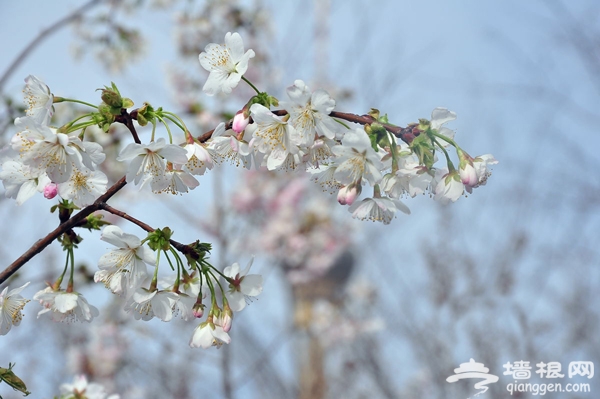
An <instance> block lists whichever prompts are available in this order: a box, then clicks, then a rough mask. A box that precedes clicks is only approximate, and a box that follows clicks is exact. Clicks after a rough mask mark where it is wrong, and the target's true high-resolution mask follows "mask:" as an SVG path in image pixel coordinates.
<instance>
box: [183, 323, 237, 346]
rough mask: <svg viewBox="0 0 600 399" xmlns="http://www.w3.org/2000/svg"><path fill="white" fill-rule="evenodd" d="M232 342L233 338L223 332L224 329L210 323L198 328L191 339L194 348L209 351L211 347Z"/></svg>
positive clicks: (202, 324)
mask: <svg viewBox="0 0 600 399" xmlns="http://www.w3.org/2000/svg"><path fill="white" fill-rule="evenodd" d="M230 342H231V337H230V336H229V334H227V333H226V332H225V331H224V330H223V327H221V326H219V325H216V324H214V323H212V322H209V321H206V322H204V323H201V324H200V325H199V326H198V327H196V329H195V330H194V333H193V334H192V337H191V338H190V346H191V347H192V348H203V349H208V348H210V347H211V346H221V345H223V344H229V343H230Z"/></svg>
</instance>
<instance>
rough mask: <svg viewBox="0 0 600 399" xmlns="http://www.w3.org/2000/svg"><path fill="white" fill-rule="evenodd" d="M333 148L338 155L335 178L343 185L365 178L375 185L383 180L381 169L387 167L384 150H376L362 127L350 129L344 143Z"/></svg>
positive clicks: (343, 140)
mask: <svg viewBox="0 0 600 399" xmlns="http://www.w3.org/2000/svg"><path fill="white" fill-rule="evenodd" d="M331 150H332V151H333V153H334V154H335V155H336V156H337V157H338V158H337V159H336V160H335V163H336V165H337V168H336V170H335V174H334V178H335V179H336V180H337V181H339V182H340V183H342V184H343V185H348V184H351V183H356V182H360V181H361V180H362V179H363V178H364V179H365V180H367V181H368V182H369V183H371V185H372V186H374V185H375V184H377V183H378V182H379V181H380V180H381V177H382V176H381V170H383V169H384V168H385V166H384V164H383V163H382V162H381V158H382V157H383V153H384V151H382V150H380V151H379V152H375V150H374V149H373V148H372V147H371V141H370V140H369V137H368V136H367V133H365V131H364V130H362V129H361V128H356V129H355V130H350V131H348V132H347V133H346V134H345V135H344V138H343V139H342V145H337V146H335V147H333V148H332V149H331Z"/></svg>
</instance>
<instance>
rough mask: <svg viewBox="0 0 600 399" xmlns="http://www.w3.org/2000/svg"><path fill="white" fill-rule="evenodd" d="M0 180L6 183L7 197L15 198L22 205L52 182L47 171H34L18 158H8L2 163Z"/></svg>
mask: <svg viewBox="0 0 600 399" xmlns="http://www.w3.org/2000/svg"><path fill="white" fill-rule="evenodd" d="M0 180H2V184H3V185H4V189H5V193H4V195H6V197H7V198H14V199H15V200H16V201H17V205H22V204H23V202H25V201H27V200H28V199H29V198H31V197H33V196H34V195H35V193H38V192H39V193H41V192H44V189H45V187H46V186H47V185H48V184H49V183H50V178H48V176H47V175H46V173H45V172H44V173H42V174H41V175H37V174H35V173H33V172H32V171H31V168H30V167H29V166H27V165H24V164H23V163H22V162H20V160H19V159H18V158H17V159H15V160H7V161H5V162H4V163H3V164H2V170H1V171H0Z"/></svg>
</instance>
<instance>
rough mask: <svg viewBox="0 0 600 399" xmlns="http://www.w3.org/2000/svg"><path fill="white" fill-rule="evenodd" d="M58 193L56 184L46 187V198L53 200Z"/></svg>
mask: <svg viewBox="0 0 600 399" xmlns="http://www.w3.org/2000/svg"><path fill="white" fill-rule="evenodd" d="M57 193H58V187H57V186H56V184H54V183H49V184H47V185H46V187H44V198H46V199H52V198H54V197H56V194H57Z"/></svg>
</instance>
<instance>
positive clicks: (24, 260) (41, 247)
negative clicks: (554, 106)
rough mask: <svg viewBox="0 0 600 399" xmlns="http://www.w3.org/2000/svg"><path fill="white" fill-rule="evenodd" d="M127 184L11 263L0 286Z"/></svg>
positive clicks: (120, 183)
mask: <svg viewBox="0 0 600 399" xmlns="http://www.w3.org/2000/svg"><path fill="white" fill-rule="evenodd" d="M126 184H127V181H126V180H125V177H122V178H121V180H119V181H118V182H116V183H115V184H114V185H113V186H112V187H110V188H109V189H108V190H107V191H106V193H104V194H103V195H101V196H100V197H99V198H98V199H97V200H96V202H94V203H93V204H92V205H89V206H86V207H85V208H83V209H82V210H81V211H79V212H78V213H77V214H76V215H75V216H73V217H72V218H70V219H69V220H67V221H65V222H63V223H61V224H60V225H59V226H58V227H57V228H55V229H54V230H52V231H51V232H50V233H48V235H46V236H45V237H44V238H42V239H39V240H38V241H37V242H36V243H35V244H33V245H32V246H31V248H29V249H28V250H27V251H26V252H25V253H24V254H23V255H21V256H20V257H19V258H18V259H17V260H15V261H14V262H13V263H11V264H10V265H9V266H8V267H7V268H6V269H4V270H3V271H2V272H1V273H0V284H2V283H3V282H5V281H6V280H7V279H8V278H9V277H10V276H12V275H13V274H15V273H16V272H17V271H18V270H19V269H20V268H21V266H23V265H24V264H25V263H27V262H28V261H30V260H31V259H32V258H33V257H34V256H35V255H37V254H39V253H40V252H42V250H44V249H45V248H46V247H47V246H48V245H50V244H51V243H52V241H54V240H56V239H57V238H58V237H60V236H61V235H62V234H64V233H66V232H67V231H69V230H70V229H72V228H73V227H76V226H78V225H79V224H80V223H81V222H83V220H84V219H85V218H86V217H88V216H89V215H91V214H92V213H93V212H95V211H97V210H99V209H100V204H102V203H104V202H106V201H108V200H109V199H110V198H111V197H112V196H113V195H115V194H116V193H117V192H118V191H119V190H120V189H122V188H123V187H125V185H126Z"/></svg>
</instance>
